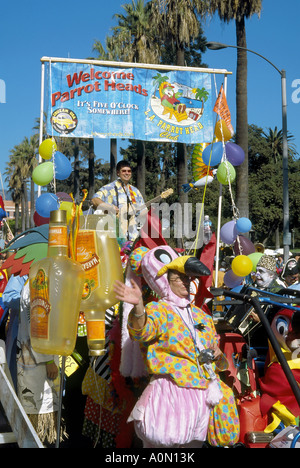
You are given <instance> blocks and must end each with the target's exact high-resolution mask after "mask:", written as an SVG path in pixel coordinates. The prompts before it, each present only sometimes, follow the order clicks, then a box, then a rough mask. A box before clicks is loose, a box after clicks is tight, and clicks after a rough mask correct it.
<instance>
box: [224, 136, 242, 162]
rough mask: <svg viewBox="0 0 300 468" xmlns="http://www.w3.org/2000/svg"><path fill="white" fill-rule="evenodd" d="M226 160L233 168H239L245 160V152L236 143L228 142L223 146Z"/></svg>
mask: <svg viewBox="0 0 300 468" xmlns="http://www.w3.org/2000/svg"><path fill="white" fill-rule="evenodd" d="M225 151H226V158H227V159H228V161H229V162H230V163H231V164H232V165H233V166H239V165H240V164H242V162H243V161H244V159H245V152H244V150H243V148H241V147H240V146H239V145H237V144H236V143H232V142H231V141H229V142H228V143H226V144H225Z"/></svg>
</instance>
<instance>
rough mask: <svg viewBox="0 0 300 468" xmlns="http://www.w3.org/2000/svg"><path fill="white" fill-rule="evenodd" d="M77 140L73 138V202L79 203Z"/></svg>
mask: <svg viewBox="0 0 300 468" xmlns="http://www.w3.org/2000/svg"><path fill="white" fill-rule="evenodd" d="M79 165H80V161H79V138H75V150H74V200H75V201H77V202H79V195H80V194H79V186H80V181H79Z"/></svg>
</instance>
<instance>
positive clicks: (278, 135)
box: [262, 127, 296, 164]
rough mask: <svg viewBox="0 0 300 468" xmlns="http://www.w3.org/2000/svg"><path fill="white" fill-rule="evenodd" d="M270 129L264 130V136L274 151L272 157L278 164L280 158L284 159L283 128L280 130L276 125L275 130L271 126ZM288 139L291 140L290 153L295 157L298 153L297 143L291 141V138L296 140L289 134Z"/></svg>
mask: <svg viewBox="0 0 300 468" xmlns="http://www.w3.org/2000/svg"><path fill="white" fill-rule="evenodd" d="M268 131H269V132H268V133H266V132H264V131H263V132H262V136H263V137H264V138H265V139H266V143H267V145H268V147H269V148H270V150H271V152H272V157H273V159H274V162H275V164H276V163H277V162H278V161H279V160H282V138H283V135H282V130H278V129H277V127H275V128H274V130H272V128H269V129H268ZM287 140H288V141H289V144H288V153H289V155H290V156H292V157H293V156H295V154H296V148H295V145H294V144H292V143H290V142H291V140H294V136H293V135H291V134H288V135H287Z"/></svg>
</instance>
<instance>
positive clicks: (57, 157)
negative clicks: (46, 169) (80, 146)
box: [53, 151, 72, 180]
mask: <svg viewBox="0 0 300 468" xmlns="http://www.w3.org/2000/svg"><path fill="white" fill-rule="evenodd" d="M53 163H54V172H55V178H56V179H57V180H64V179H67V178H68V177H69V176H70V174H71V172H72V165H71V162H70V161H69V159H68V158H67V157H66V156H65V155H64V154H62V153H60V152H59V151H56V153H55V154H54V156H53Z"/></svg>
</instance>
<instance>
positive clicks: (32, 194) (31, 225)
mask: <svg viewBox="0 0 300 468" xmlns="http://www.w3.org/2000/svg"><path fill="white" fill-rule="evenodd" d="M34 190H35V184H34V182H33V180H32V179H31V181H30V227H34V226H35V224H34V221H33V215H34Z"/></svg>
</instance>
